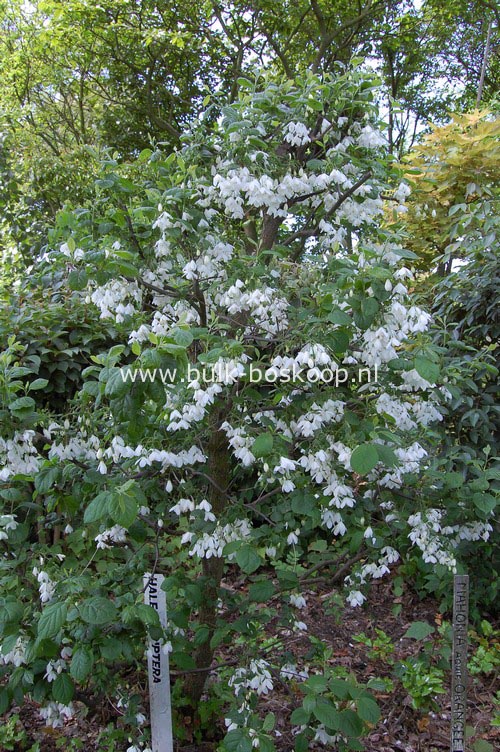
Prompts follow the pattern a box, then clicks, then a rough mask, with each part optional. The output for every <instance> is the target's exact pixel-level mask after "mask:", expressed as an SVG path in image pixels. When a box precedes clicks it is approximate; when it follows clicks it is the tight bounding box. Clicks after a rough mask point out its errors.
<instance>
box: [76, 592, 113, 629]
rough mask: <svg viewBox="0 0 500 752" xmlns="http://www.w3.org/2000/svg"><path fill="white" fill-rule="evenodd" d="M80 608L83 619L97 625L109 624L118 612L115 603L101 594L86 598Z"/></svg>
mask: <svg viewBox="0 0 500 752" xmlns="http://www.w3.org/2000/svg"><path fill="white" fill-rule="evenodd" d="M78 610H79V612H80V616H81V618H82V619H83V621H85V622H87V624H95V625H99V624H108V623H109V622H111V621H113V620H114V619H115V618H116V614H117V611H116V606H115V604H114V603H113V602H112V601H110V600H108V598H102V597H101V596H99V595H96V596H94V597H93V598H87V599H86V600H84V601H83V603H81V604H80V606H79V607H78Z"/></svg>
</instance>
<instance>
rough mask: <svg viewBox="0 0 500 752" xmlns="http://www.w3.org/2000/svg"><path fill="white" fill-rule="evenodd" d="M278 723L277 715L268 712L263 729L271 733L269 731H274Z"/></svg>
mask: <svg viewBox="0 0 500 752" xmlns="http://www.w3.org/2000/svg"><path fill="white" fill-rule="evenodd" d="M275 725H276V716H275V715H274V713H268V714H267V715H266V717H265V718H264V723H263V724H262V730H263V731H266V732H267V733H269V731H272V730H273V728H274V727H275Z"/></svg>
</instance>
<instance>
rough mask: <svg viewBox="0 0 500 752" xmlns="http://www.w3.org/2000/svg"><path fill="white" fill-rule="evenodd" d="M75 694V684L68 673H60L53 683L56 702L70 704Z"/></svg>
mask: <svg viewBox="0 0 500 752" xmlns="http://www.w3.org/2000/svg"><path fill="white" fill-rule="evenodd" d="M74 694H75V685H74V684H73V681H72V679H71V677H70V676H69V675H68V674H59V676H58V677H57V679H56V680H55V681H54V682H53V684H52V697H53V698H54V700H55V701H56V702H61V703H62V704H63V705H68V704H69V703H70V702H71V700H72V699H73V697H74Z"/></svg>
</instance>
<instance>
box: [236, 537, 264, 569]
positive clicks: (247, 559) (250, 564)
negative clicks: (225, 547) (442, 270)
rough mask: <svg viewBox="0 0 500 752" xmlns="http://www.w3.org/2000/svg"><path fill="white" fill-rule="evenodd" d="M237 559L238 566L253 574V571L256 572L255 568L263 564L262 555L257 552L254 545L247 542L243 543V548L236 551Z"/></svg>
mask: <svg viewBox="0 0 500 752" xmlns="http://www.w3.org/2000/svg"><path fill="white" fill-rule="evenodd" d="M235 559H236V562H237V564H238V566H240V567H241V569H242V570H243V571H244V572H246V574H252V572H255V570H256V569H258V568H259V567H260V565H261V564H262V559H261V558H260V556H259V555H258V554H257V553H256V552H255V550H254V549H253V548H252V546H249V545H248V544H247V543H245V544H243V545H242V546H241V548H240V549H239V550H238V551H236V554H235Z"/></svg>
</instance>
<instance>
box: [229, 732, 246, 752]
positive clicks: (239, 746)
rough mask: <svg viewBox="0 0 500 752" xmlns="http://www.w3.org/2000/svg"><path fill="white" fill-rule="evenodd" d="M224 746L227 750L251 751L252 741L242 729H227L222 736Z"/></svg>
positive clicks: (237, 751)
mask: <svg viewBox="0 0 500 752" xmlns="http://www.w3.org/2000/svg"><path fill="white" fill-rule="evenodd" d="M224 747H225V749H227V752H253V749H252V742H251V741H250V739H249V738H248V737H247V736H246V735H245V732H244V731H243V730H242V729H234V730H233V731H229V733H227V734H226V736H225V737H224Z"/></svg>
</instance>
